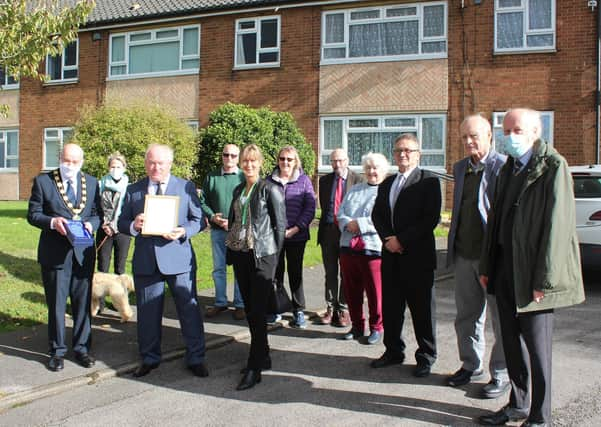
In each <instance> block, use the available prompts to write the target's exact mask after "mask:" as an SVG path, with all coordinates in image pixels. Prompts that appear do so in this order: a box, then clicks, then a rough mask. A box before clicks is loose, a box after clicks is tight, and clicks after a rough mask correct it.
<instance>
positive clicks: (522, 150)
mask: <svg viewBox="0 0 601 427" xmlns="http://www.w3.org/2000/svg"><path fill="white" fill-rule="evenodd" d="M529 148H530V146H529V145H528V140H527V139H526V135H516V134H514V133H510V134H509V135H507V136H506V137H505V152H506V153H507V154H509V155H510V156H511V157H513V158H514V159H518V158H520V157H522V156H523V155H524V154H526V151H528V149H529Z"/></svg>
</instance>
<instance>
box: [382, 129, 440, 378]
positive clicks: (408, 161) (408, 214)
mask: <svg viewBox="0 0 601 427" xmlns="http://www.w3.org/2000/svg"><path fill="white" fill-rule="evenodd" d="M393 152H394V160H395V161H396V164H397V166H398V167H399V172H398V173H397V174H395V175H392V176H390V177H388V178H386V180H384V182H382V184H380V186H379V187H378V195H377V197H376V202H375V205H374V208H373V211H372V220H373V223H374V226H375V227H376V231H377V232H378V235H379V236H380V239H381V240H382V242H383V247H382V316H383V320H384V345H385V347H386V351H385V352H384V354H383V355H382V356H381V357H380V358H379V359H375V360H373V361H372V362H371V366H372V368H383V367H385V366H390V365H395V364H401V363H403V361H404V360H405V342H404V341H403V339H402V337H401V331H402V330H403V322H404V316H405V314H404V313H405V307H406V306H409V310H410V311H411V318H412V319H413V329H414V331H415V337H416V340H417V344H418V349H417V351H416V352H415V359H416V361H417V366H416V367H415V369H414V370H413V375H414V376H416V377H427V376H428V375H430V370H431V368H432V364H433V363H434V361H435V360H436V337H435V330H434V329H435V322H434V292H433V285H434V269H435V268H436V247H435V240H434V228H436V225H437V224H438V221H439V220H440V204H441V194H440V182H439V180H438V178H437V177H436V176H434V175H433V174H432V173H431V172H429V171H426V170H422V169H420V168H419V167H418V165H419V159H420V151H419V142H418V140H417V138H416V137H415V136H414V135H413V134H409V133H407V134H402V135H401V136H399V137H398V138H397V139H396V141H395V143H394V150H393Z"/></svg>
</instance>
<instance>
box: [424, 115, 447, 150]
mask: <svg viewBox="0 0 601 427" xmlns="http://www.w3.org/2000/svg"><path fill="white" fill-rule="evenodd" d="M442 125H443V121H442V119H441V118H423V119H422V149H424V150H442V130H443V129H442Z"/></svg>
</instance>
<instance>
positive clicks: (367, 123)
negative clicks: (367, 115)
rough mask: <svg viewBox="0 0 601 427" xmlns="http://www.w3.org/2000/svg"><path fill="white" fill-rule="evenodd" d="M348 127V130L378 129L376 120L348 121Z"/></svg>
mask: <svg viewBox="0 0 601 427" xmlns="http://www.w3.org/2000/svg"><path fill="white" fill-rule="evenodd" d="M348 127H349V128H377V127H378V119H373V120H371V119H359V120H349V121H348Z"/></svg>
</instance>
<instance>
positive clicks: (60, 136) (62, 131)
mask: <svg viewBox="0 0 601 427" xmlns="http://www.w3.org/2000/svg"><path fill="white" fill-rule="evenodd" d="M49 131H57V132H58V136H57V137H49V136H48V132H49ZM65 132H71V136H73V128H72V127H53V128H44V141H43V145H42V147H43V158H44V163H43V164H44V166H43V170H51V169H55V168H56V167H57V166H55V165H48V155H47V153H46V143H47V142H49V141H58V143H59V146H58V151H59V153H60V152H61V151H62V149H63V145H64V144H65ZM58 161H59V163H60V159H59V160H58Z"/></svg>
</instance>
